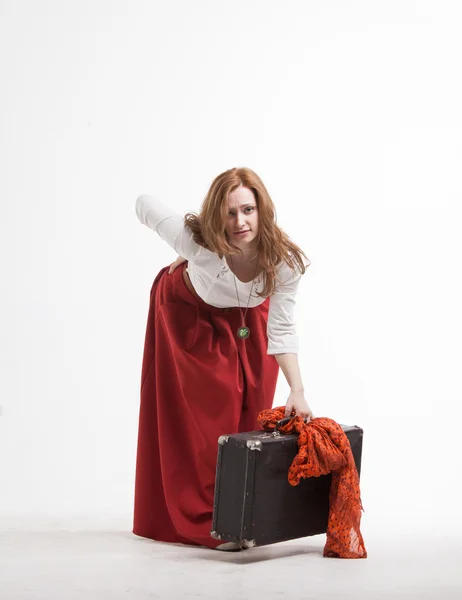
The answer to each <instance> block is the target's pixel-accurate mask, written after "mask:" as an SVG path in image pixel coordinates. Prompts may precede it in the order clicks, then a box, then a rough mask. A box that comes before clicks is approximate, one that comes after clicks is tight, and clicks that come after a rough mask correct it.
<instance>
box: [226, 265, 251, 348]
mask: <svg viewBox="0 0 462 600" xmlns="http://www.w3.org/2000/svg"><path fill="white" fill-rule="evenodd" d="M229 259H230V261H231V267H232V270H233V275H234V265H233V259H232V257H231V256H230V257H229ZM257 267H258V254H257V262H256V264H255V272H254V274H253V279H252V286H251V288H250V294H249V299H248V300H247V307H246V309H245V313H244V316H242V310H241V304H240V302H239V293H238V291H237V282H236V275H234V285H235V287H236V296H237V303H238V305H239V311H240V313H241V318H242V325H241V327H239V329H238V330H237V337H238V338H239V339H240V340H246V339H247V338H248V337H249V336H250V329H249V328H248V327H247V326H246V324H245V317H246V315H247V311H248V310H249V303H250V297H251V295H252V290H253V284H254V283H255V281H254V280H255V275H256V274H257Z"/></svg>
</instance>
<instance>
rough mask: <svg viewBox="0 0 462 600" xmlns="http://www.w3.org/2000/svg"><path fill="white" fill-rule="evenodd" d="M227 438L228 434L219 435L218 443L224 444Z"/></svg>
mask: <svg viewBox="0 0 462 600" xmlns="http://www.w3.org/2000/svg"><path fill="white" fill-rule="evenodd" d="M228 440H229V435H220V437H219V438H218V443H219V444H220V446H223V444H226V442H227V441H228Z"/></svg>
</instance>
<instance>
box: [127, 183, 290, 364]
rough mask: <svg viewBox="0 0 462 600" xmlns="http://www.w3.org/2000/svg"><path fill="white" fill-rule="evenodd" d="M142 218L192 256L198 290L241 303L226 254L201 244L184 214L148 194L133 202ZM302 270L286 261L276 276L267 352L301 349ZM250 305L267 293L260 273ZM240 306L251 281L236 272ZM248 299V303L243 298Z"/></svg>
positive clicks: (211, 300)
mask: <svg viewBox="0 0 462 600" xmlns="http://www.w3.org/2000/svg"><path fill="white" fill-rule="evenodd" d="M135 210H136V215H137V217H138V219H139V221H140V222H141V223H142V224H143V225H146V226H147V227H149V228H150V229H152V230H153V231H155V232H156V233H157V234H158V235H159V236H160V237H161V238H162V239H163V240H165V241H166V242H167V244H169V246H171V247H172V248H173V249H174V250H175V252H176V253H177V254H179V255H180V256H182V257H183V258H186V259H187V260H188V266H187V272H188V275H189V278H190V280H191V283H192V285H193V287H194V289H195V290H196V292H197V294H198V295H199V296H200V297H201V298H202V300H204V302H207V303H208V304H211V305H212V306H216V307H219V308H227V307H231V306H233V307H234V306H239V304H238V301H237V296H236V287H235V283H234V275H233V272H232V271H231V269H230V268H229V265H228V263H227V261H226V258H225V257H224V256H223V258H222V259H220V258H219V256H218V254H217V253H215V252H211V251H210V250H207V249H206V248H204V247H203V246H200V245H199V244H197V243H196V242H195V241H194V239H193V234H192V231H191V230H190V229H189V228H188V227H187V226H186V225H185V224H184V217H183V216H182V215H181V214H180V213H178V212H176V211H175V210H173V209H172V208H171V207H169V206H167V205H166V204H165V203H163V202H161V201H160V200H159V199H158V198H156V197H154V196H151V195H149V194H143V195H141V196H138V198H137V199H136V204H135ZM301 275H302V273H301V271H299V269H298V268H297V269H296V270H295V271H293V270H292V269H291V268H290V267H289V266H288V265H287V263H285V262H284V261H283V262H282V263H281V265H280V267H279V270H278V273H277V276H278V278H279V279H280V280H281V282H282V283H277V287H276V291H275V293H274V294H273V295H272V296H270V302H269V309H268V323H267V336H268V348H267V354H281V353H285V352H289V353H293V354H298V349H299V340H298V335H297V331H296V324H295V319H294V308H295V302H296V294H297V290H298V285H299V283H300V278H301ZM253 281H254V287H253V291H252V296H251V298H250V301H249V308H250V307H254V306H258V305H259V304H262V303H263V302H264V301H265V298H262V297H261V296H257V295H256V294H255V292H256V291H258V292H261V291H262V290H263V278H262V274H260V275H258V276H257V277H256V278H255V279H254V280H253ZM236 284H237V289H238V293H239V300H240V302H241V307H242V308H244V307H246V306H247V300H248V298H249V294H250V290H251V286H252V282H251V281H249V282H242V281H240V280H239V279H238V278H237V277H236ZM244 300H245V302H244Z"/></svg>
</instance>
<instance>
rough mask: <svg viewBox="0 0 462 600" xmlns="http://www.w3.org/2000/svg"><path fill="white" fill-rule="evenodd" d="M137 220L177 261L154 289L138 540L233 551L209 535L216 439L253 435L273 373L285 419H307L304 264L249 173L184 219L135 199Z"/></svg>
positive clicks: (145, 371) (222, 178) (231, 178)
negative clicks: (283, 394)
mask: <svg viewBox="0 0 462 600" xmlns="http://www.w3.org/2000/svg"><path fill="white" fill-rule="evenodd" d="M136 214H137V216H138V219H139V220H140V222H141V223H142V224H144V225H146V226H147V227H149V228H151V229H152V230H153V231H155V232H157V233H158V234H159V235H160V237H161V238H162V239H163V240H165V241H166V242H167V243H168V244H169V245H170V246H171V247H172V248H173V249H174V250H175V251H176V252H177V253H178V254H179V255H180V256H179V259H177V261H175V263H174V264H173V265H172V269H170V271H171V272H170V273H169V267H168V266H166V267H163V268H162V269H161V270H160V272H159V273H158V275H157V276H156V278H155V280H154V283H153V285H152V288H151V295H150V306H149V314H148V322H147V330H146V338H145V345H144V355H143V365H142V374H141V403H140V416H139V432H138V452H137V463H136V482H135V511H134V528H133V532H134V533H135V534H137V535H140V536H143V537H148V538H152V539H155V540H159V541H164V542H179V543H183V544H191V545H203V546H207V547H209V548H217V549H222V550H233V549H237V548H236V546H237V545H236V544H233V543H230V542H229V543H225V544H220V542H219V541H217V540H214V539H213V538H212V537H211V536H210V530H211V525H212V515H213V500H214V485H215V470H216V459H217V452H218V450H217V449H218V444H217V440H218V437H219V436H220V435H223V434H229V433H235V432H242V431H251V430H255V429H259V427H258V426H257V417H258V414H259V412H260V411H261V410H264V409H267V408H271V407H272V405H273V398H274V393H275V389H276V383H277V378H278V373H279V367H281V369H282V371H283V372H284V375H285V377H286V379H287V382H288V384H289V386H290V388H291V393H290V396H289V398H288V400H287V404H286V415H287V416H289V415H290V414H293V412H295V414H297V415H301V416H303V417H306V418H307V419H308V420H309V419H310V418H311V417H313V416H314V415H313V413H312V412H311V410H310V408H309V406H308V404H307V402H306V400H305V397H304V392H303V384H302V380H301V375H300V369H299V365H298V360H297V353H298V337H297V333H296V330H295V322H294V314H293V312H294V304H295V297H296V293H297V288H298V285H299V281H300V277H301V275H302V274H303V273H304V272H305V267H307V266H309V264H310V261H308V264H306V265H305V264H304V262H303V259H302V256H304V257H305V258H306V256H305V255H304V254H303V252H302V251H301V250H300V248H299V247H298V246H296V245H295V244H294V243H293V242H291V241H290V239H289V237H288V236H287V235H286V234H285V233H284V232H283V231H282V230H281V229H280V228H279V227H278V225H277V224H276V221H275V207H274V204H273V202H272V200H271V198H270V196H269V194H268V192H267V190H266V188H265V186H264V184H263V182H262V181H261V179H260V178H259V177H258V175H257V174H256V173H255V172H254V171H252V170H251V169H247V168H233V169H230V170H228V171H225V172H224V173H222V174H220V175H218V177H216V178H215V180H214V181H213V183H212V185H211V187H210V189H209V191H208V193H207V196H206V198H205V200H204V202H203V205H202V207H201V212H200V215H196V214H194V213H188V214H187V215H185V216H184V217H183V216H181V215H180V214H178V213H177V212H175V211H174V210H172V209H171V208H170V207H168V206H166V205H165V204H163V203H162V202H160V201H158V200H156V199H155V198H154V197H153V196H149V195H142V196H139V197H138V198H137V201H136ZM307 260H308V259H307ZM183 262H184V263H185V264H184V265H182V267H181V268H179V269H176V266H175V265H177V264H181V263H183ZM173 267H174V268H173Z"/></svg>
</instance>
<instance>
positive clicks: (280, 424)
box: [275, 417, 306, 431]
mask: <svg viewBox="0 0 462 600" xmlns="http://www.w3.org/2000/svg"><path fill="white" fill-rule="evenodd" d="M291 419H293V417H284V418H283V419H279V421H276V427H275V430H276V431H279V427H284V425H287V423H288V422H289V421H290V420H291ZM303 420H304V421H305V423H306V417H305V418H304V419H303Z"/></svg>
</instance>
